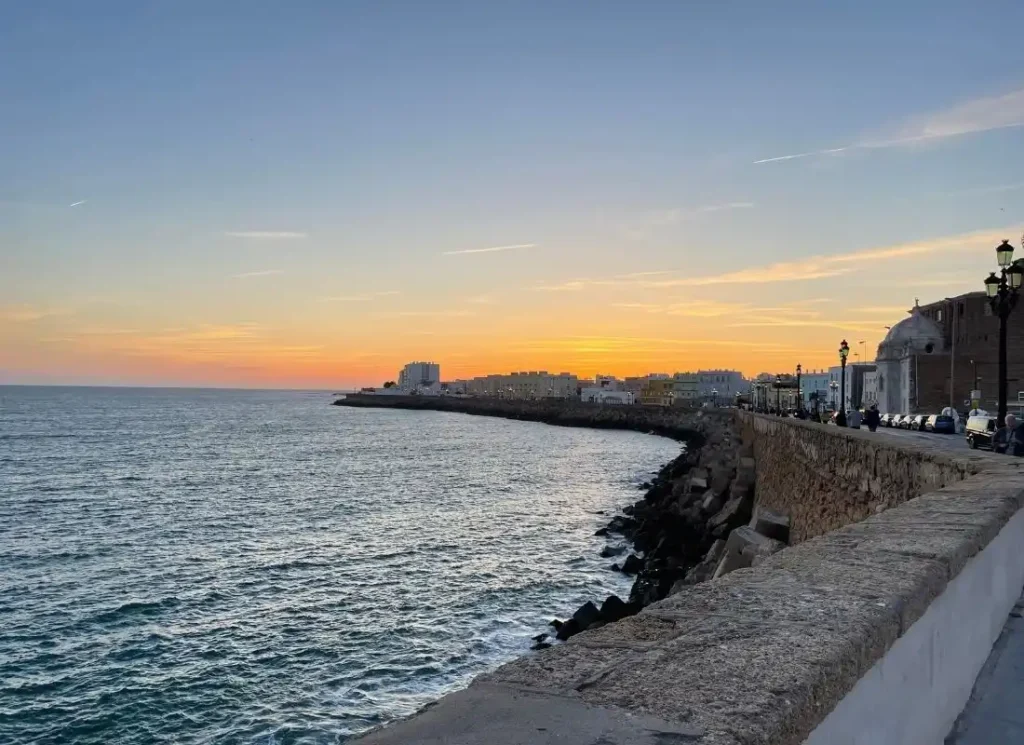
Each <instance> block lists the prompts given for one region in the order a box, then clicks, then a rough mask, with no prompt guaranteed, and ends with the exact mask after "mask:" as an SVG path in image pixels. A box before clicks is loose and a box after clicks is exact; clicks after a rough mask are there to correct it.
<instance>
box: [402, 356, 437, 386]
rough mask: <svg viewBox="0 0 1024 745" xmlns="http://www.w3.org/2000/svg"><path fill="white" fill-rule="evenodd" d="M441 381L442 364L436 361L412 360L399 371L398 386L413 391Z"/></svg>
mask: <svg viewBox="0 0 1024 745" xmlns="http://www.w3.org/2000/svg"><path fill="white" fill-rule="evenodd" d="M435 383H436V384H438V385H440V383H441V366H440V365H438V364H437V363H436V362H410V363H409V364H408V365H406V366H405V367H403V368H402V369H401V370H400V371H399V373H398V387H399V388H401V389H402V390H405V391H411V390H414V389H416V388H420V387H430V386H432V385H434V384H435Z"/></svg>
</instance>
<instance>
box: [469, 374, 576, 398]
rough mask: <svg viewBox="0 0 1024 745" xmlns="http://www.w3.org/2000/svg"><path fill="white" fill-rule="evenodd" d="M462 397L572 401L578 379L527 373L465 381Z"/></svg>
mask: <svg viewBox="0 0 1024 745" xmlns="http://www.w3.org/2000/svg"><path fill="white" fill-rule="evenodd" d="M465 390H466V393H467V394H468V395H471V396H490V397H494V398H509V399H517V400H524V401H532V400H538V399H542V398H573V397H575V396H576V393H577V391H578V390H579V379H578V378H577V377H576V376H575V375H573V374H571V373H567V372H561V373H554V374H553V373H549V372H548V371H547V370H528V371H520V372H513V373H508V374H507V375H484V376H480V377H476V378H473V379H471V380H467V381H466V387H465Z"/></svg>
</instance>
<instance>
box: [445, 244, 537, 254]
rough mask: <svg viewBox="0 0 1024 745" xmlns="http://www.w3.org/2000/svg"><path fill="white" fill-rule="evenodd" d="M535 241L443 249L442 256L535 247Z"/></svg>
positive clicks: (490, 252)
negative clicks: (507, 244) (455, 249)
mask: <svg viewBox="0 0 1024 745" xmlns="http://www.w3.org/2000/svg"><path fill="white" fill-rule="evenodd" d="M536 246H537V244H536V243H515V244H512V245H510V246H490V247H489V248H464V249H462V250H459V251H444V252H442V254H441V255H442V256H462V255H464V254H492V253H498V252H499V251H518V250H519V249H521V248H535V247H536Z"/></svg>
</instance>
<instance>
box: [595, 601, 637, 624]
mask: <svg viewBox="0 0 1024 745" xmlns="http://www.w3.org/2000/svg"><path fill="white" fill-rule="evenodd" d="M630 610H631V608H630V607H629V606H628V605H626V603H624V602H622V598H620V597H619V596H618V595H609V596H608V597H607V598H605V601H604V602H603V603H601V618H602V619H604V620H605V621H607V622H608V623H614V622H615V621H618V620H620V619H623V618H625V617H626V616H631V615H633V614H632V613H631V612H630Z"/></svg>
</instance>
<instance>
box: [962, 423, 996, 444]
mask: <svg viewBox="0 0 1024 745" xmlns="http://www.w3.org/2000/svg"><path fill="white" fill-rule="evenodd" d="M965 431H966V433H967V435H966V436H967V446H968V447H970V448H989V449H991V448H992V436H993V435H994V434H995V433H996V418H995V417H994V416H985V415H978V416H972V417H970V418H969V419H968V420H967V427H966V429H965Z"/></svg>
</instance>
